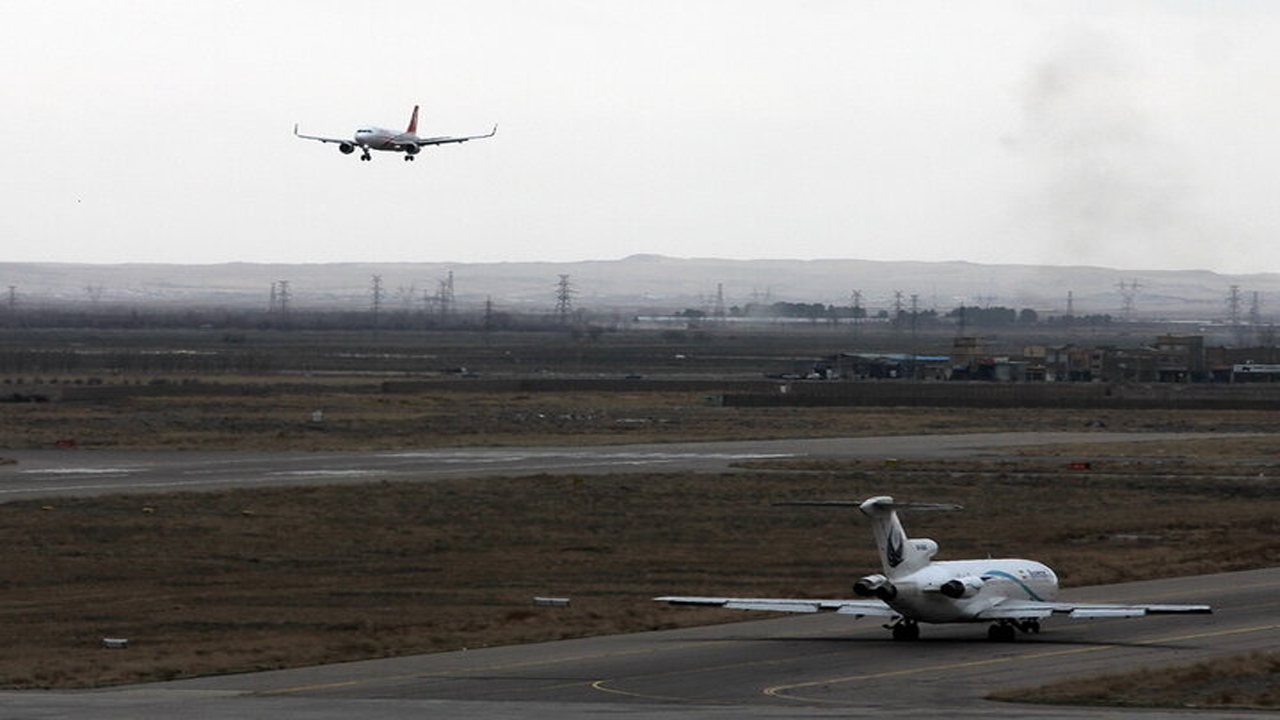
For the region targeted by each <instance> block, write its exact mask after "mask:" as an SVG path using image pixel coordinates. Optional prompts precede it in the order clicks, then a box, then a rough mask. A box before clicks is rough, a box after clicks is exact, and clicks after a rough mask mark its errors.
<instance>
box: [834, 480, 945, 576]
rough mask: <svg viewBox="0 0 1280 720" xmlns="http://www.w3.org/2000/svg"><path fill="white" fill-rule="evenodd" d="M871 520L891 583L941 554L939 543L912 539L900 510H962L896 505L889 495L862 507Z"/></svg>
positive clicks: (913, 504)
mask: <svg viewBox="0 0 1280 720" xmlns="http://www.w3.org/2000/svg"><path fill="white" fill-rule="evenodd" d="M858 509H859V510H861V511H862V514H863V515H866V516H867V517H868V518H869V519H870V520H871V532H872V533H874V534H875V536H876V548H877V549H878V550H879V551H880V563H881V565H882V566H883V567H884V574H885V576H886V577H887V578H889V579H890V580H892V579H894V578H900V577H902V576H904V575H910V574H911V573H913V572H915V571H917V570H919V569H921V568H923V567H924V566H926V565H928V564H929V562H930V561H931V560H932V559H933V556H934V554H936V553H937V552H938V543H936V542H934V541H932V540H928V539H925V538H908V537H907V533H906V531H905V530H903V529H902V522H901V521H900V520H898V512H897V511H898V510H958V509H960V506H959V505H953V504H950V503H895V502H894V501H893V498H891V497H889V496H887V495H880V496H878V497H873V498H870V499H869V500H866V501H864V502H863V503H862V504H861V505H859V506H858Z"/></svg>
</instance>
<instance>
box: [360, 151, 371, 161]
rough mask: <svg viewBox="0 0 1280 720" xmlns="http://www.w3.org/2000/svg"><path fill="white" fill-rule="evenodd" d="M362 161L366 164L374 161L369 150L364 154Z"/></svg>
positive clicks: (361, 157)
mask: <svg viewBox="0 0 1280 720" xmlns="http://www.w3.org/2000/svg"><path fill="white" fill-rule="evenodd" d="M360 159H361V160H364V161H365V162H368V161H369V160H372V159H373V156H372V155H370V154H369V151H368V150H365V151H364V154H363V155H361V156H360Z"/></svg>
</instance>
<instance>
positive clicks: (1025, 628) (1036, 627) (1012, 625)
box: [987, 620, 1040, 642]
mask: <svg viewBox="0 0 1280 720" xmlns="http://www.w3.org/2000/svg"><path fill="white" fill-rule="evenodd" d="M1019 630H1021V631H1022V632H1024V633H1038V632H1040V621H1039V620H1021V621H1018V620H1001V621H1000V622H998V623H996V624H995V625H992V626H991V627H989V628H987V639H988V640H991V641H992V642H1013V641H1014V640H1016V639H1017V637H1018V631H1019Z"/></svg>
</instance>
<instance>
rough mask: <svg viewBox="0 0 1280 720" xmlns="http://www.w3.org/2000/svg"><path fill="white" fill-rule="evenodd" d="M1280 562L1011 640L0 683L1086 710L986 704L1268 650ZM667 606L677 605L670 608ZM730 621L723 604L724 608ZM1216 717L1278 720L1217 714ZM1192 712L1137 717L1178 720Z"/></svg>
mask: <svg viewBox="0 0 1280 720" xmlns="http://www.w3.org/2000/svg"><path fill="white" fill-rule="evenodd" d="M1278 590H1280V568H1276V569H1268V570H1259V571H1250V572H1241V573H1229V574H1223V575H1210V576H1201V577H1194V578H1178V579H1169V580H1158V581H1149V582H1141V583H1131V584H1124V585H1113V586H1107V587H1095V588H1088V589H1085V590H1080V591H1076V592H1074V593H1072V592H1068V593H1067V595H1070V596H1074V597H1079V598H1081V599H1088V600H1096V601H1101V600H1111V601H1117V602H1179V603H1181V602H1210V603H1212V604H1213V605H1214V606H1215V612H1214V614H1213V615H1208V616H1204V615H1193V616H1153V617H1148V618H1134V619H1124V620H1093V621H1071V620H1066V619H1055V620H1051V621H1049V622H1047V623H1046V627H1045V631H1044V632H1043V633H1042V634H1040V635H1034V636H1023V638H1022V639H1020V640H1019V641H1017V642H1014V643H992V642H989V641H987V640H986V639H985V626H984V625H981V624H978V625H948V626H925V628H924V637H923V638H922V639H921V640H920V641H919V642H914V643H910V642H907V643H903V642H894V641H892V640H890V639H889V638H888V633H887V632H886V631H885V630H884V629H883V628H881V627H879V626H878V624H876V623H875V622H874V621H871V620H865V619H864V620H851V619H849V618H847V617H843V616H837V615H832V614H822V615H803V616H786V617H781V618H775V619H767V620H757V621H751V622H737V623H730V624H726V625H716V626H710V627H700V628H690V629H684V630H671V631H661V632H651V633H640V634H635V635H619V636H612V637H602V638H588V639H581V640H569V641H563V642H555V643H545V644H539V645H526V646H517V647H505V648H485V649H472V650H466V651H459V652H452V653H441V654H435V655H422V656H414V657H406V658H397V659H386V660H375V661H367V662H359V663H347V664H342V665H330V666H322V667H315V668H305V669H299V670H287V671H277V672H266V673H257V674H248V675H235V676H225V677H210V678H200V679H196V680H186V681H178V682H171V683H160V684H152V685H142V686H133V687H125V688H117V689H109V690H102V691H95V692H88V693H3V694H0V706H2V707H4V708H6V712H9V713H11V715H12V716H22V717H85V716H90V715H91V716H93V717H96V718H105V719H107V720H113V719H115V718H126V717H128V718H139V717H156V718H158V717H173V716H175V715H179V714H183V715H195V716H198V717H201V718H233V717H274V716H287V717H293V718H314V719H317V720H327V719H328V718H340V717H341V718H349V717H353V716H359V717H364V718H374V719H379V718H388V719H390V718H406V717H417V716H421V715H423V714H424V713H431V714H434V715H437V716H441V717H450V718H461V719H464V720H466V719H470V718H477V719H478V718H598V717H602V716H608V717H625V718H641V719H649V718H652V719H667V718H675V717H681V718H690V717H695V718H720V717H726V718H727V717H734V718H827V717H866V718H870V717H876V718H885V717H890V718H937V717H942V716H947V717H960V718H976V717H983V718H1002V717H1004V718H1026V717H1034V718H1085V717H1134V716H1135V715H1138V713H1137V712H1135V711H1134V710H1132V709H1127V710H1114V711H1109V710H1101V709H1098V708H1060V707H1041V706H1024V705H1016V704H1007V703H997V702H993V701H989V700H986V699H984V698H985V696H986V695H987V693H989V692H991V691H993V690H995V689H999V688H1008V687H1020V686H1033V685H1039V684H1042V683H1044V682H1047V681H1050V680H1053V679H1056V678H1060V677H1067V676H1080V675H1092V674H1102V673H1108V672H1115V671H1119V670H1125V669H1131V668H1135V667H1159V666H1162V665H1181V664H1189V663H1192V662H1196V661H1199V660H1204V659H1209V658H1213V657H1215V656H1219V655H1228V654H1235V653H1245V652H1250V651H1253V650H1270V649H1272V648H1274V647H1275V646H1276V644H1277V643H1278V642H1280V615H1277V613H1276V609H1277V607H1276V602H1275V600H1274V598H1275V597H1276V594H1277V591H1278ZM676 611H678V610H676ZM726 612H729V613H732V611H726ZM1209 715H1210V716H1212V717H1215V718H1220V717H1274V714H1273V713H1253V712H1223V711H1213V712H1212V713H1210V714H1209ZM1186 716H1187V711H1185V710H1176V711H1150V712H1147V711H1143V712H1142V713H1141V717H1144V718H1166V717H1168V718H1172V717H1179V718H1184V717H1186Z"/></svg>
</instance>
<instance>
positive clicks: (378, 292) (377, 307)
mask: <svg viewBox="0 0 1280 720" xmlns="http://www.w3.org/2000/svg"><path fill="white" fill-rule="evenodd" d="M369 294H370V296H371V299H372V301H373V327H374V328H375V329H376V328H377V327H378V315H379V314H380V313H381V312H382V276H381V275H374V276H373V279H372V281H371V284H370V288H369Z"/></svg>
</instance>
